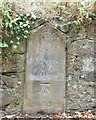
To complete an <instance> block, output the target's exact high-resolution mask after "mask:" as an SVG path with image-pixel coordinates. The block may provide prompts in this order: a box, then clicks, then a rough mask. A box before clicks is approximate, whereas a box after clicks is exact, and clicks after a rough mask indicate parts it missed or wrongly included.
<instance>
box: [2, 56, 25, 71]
mask: <svg viewBox="0 0 96 120" xmlns="http://www.w3.org/2000/svg"><path fill="white" fill-rule="evenodd" d="M2 61H3V64H2V72H22V71H24V62H25V57H24V55H19V54H11V55H10V56H9V57H4V58H2Z"/></svg>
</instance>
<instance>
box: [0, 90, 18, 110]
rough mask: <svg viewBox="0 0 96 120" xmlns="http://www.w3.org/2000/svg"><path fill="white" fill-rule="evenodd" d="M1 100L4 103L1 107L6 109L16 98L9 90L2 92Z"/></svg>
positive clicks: (0, 93)
mask: <svg viewBox="0 0 96 120" xmlns="http://www.w3.org/2000/svg"><path fill="white" fill-rule="evenodd" d="M0 100H1V101H2V102H1V104H0V107H3V108H6V107H7V106H8V105H9V104H10V103H11V104H12V103H13V102H15V100H16V96H14V93H12V92H11V91H10V90H9V89H2V91H1V90H0Z"/></svg>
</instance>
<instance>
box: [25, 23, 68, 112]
mask: <svg viewBox="0 0 96 120" xmlns="http://www.w3.org/2000/svg"><path fill="white" fill-rule="evenodd" d="M65 59H66V55H65V37H64V36H63V34H61V32H59V31H58V30H56V29H54V28H53V27H52V26H51V25H50V24H48V23H46V24H44V25H42V26H41V27H40V28H38V29H35V30H34V31H32V36H30V39H29V41H28V46H27V61H26V73H25V80H26V81H25V88H24V89H25V94H24V112H28V113H36V112H40V111H44V112H47V113H57V112H63V111H64V105H65V99H64V95H65V81H66V80H65Z"/></svg>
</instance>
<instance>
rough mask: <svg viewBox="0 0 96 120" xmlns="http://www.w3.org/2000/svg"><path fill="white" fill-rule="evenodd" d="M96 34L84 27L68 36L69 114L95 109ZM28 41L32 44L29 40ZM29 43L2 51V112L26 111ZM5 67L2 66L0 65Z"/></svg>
mask: <svg viewBox="0 0 96 120" xmlns="http://www.w3.org/2000/svg"><path fill="white" fill-rule="evenodd" d="M93 33H94V32H92V31H90V32H89V33H88V32H86V30H85V29H84V28H83V29H82V30H81V31H80V32H79V33H78V34H77V33H74V34H73V33H71V32H70V33H69V34H67V35H65V36H66V89H65V91H66V92H65V99H66V101H65V102H66V103H65V104H66V105H65V106H66V111H74V110H79V111H82V110H85V109H92V110H93V109H94V108H96V105H95V99H96V98H95V87H96V83H95V81H96V80H95V79H94V69H95V68H94V64H95V59H94V40H95V38H94V34H93ZM27 42H28V41H27ZM26 45H27V43H26V41H22V43H21V45H20V46H19V47H18V48H17V49H14V48H7V49H2V60H1V61H2V66H1V67H2V77H1V80H0V100H2V101H0V113H1V114H9V113H19V112H22V109H23V108H22V105H23V91H24V88H23V87H24V79H25V63H26ZM0 65H1V64H0Z"/></svg>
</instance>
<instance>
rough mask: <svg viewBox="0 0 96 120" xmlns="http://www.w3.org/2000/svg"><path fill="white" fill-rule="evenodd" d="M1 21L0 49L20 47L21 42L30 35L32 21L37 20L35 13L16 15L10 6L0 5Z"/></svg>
mask: <svg viewBox="0 0 96 120" xmlns="http://www.w3.org/2000/svg"><path fill="white" fill-rule="evenodd" d="M1 8H2V9H1V10H2V19H1V20H0V26H1V28H2V42H1V43H0V47H8V46H13V47H14V48H16V47H17V46H18V45H20V41H21V40H26V39H27V38H28V37H29V35H30V33H31V28H32V25H34V21H35V20H36V19H38V17H37V16H36V14H35V13H18V14H17V13H16V12H15V10H13V11H12V5H11V4H9V3H2V6H1Z"/></svg>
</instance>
